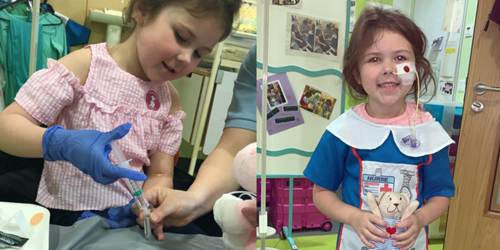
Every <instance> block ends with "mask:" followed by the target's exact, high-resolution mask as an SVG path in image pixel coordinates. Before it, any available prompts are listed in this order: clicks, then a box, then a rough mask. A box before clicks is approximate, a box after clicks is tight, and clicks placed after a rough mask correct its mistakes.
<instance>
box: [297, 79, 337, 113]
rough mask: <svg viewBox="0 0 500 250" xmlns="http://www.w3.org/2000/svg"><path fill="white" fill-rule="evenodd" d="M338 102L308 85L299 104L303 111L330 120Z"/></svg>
mask: <svg viewBox="0 0 500 250" xmlns="http://www.w3.org/2000/svg"><path fill="white" fill-rule="evenodd" d="M336 101H337V99H335V98H333V97H332V96H331V95H329V94H327V93H325V92H323V91H321V90H319V89H317V88H315V87H312V86H310V85H306V86H305V87H304V91H302V96H301V97H300V101H299V103H300V108H301V109H303V110H305V111H307V112H309V113H311V114H315V115H318V116H320V117H322V118H325V119H327V120H330V115H331V113H332V110H333V107H334V106H335V102H336Z"/></svg>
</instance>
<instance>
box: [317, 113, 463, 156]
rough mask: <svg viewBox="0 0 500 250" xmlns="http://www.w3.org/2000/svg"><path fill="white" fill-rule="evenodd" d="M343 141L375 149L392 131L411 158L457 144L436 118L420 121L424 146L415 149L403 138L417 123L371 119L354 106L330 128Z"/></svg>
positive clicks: (362, 147) (419, 134) (418, 126)
mask: <svg viewBox="0 0 500 250" xmlns="http://www.w3.org/2000/svg"><path fill="white" fill-rule="evenodd" d="M326 129H327V130H328V131H330V132H331V133H332V134H333V135H335V136H336V137H337V138H339V139H340V140H341V141H342V142H344V143H345V144H347V145H348V146H350V147H354V148H356V149H367V150H371V149H375V148H378V147H379V146H380V145H382V143H384V142H385V140H387V137H388V136H389V133H390V132H392V136H393V137H394V142H395V143H396V145H397V147H398V148H399V150H400V151H401V153H403V154H405V155H407V156H410V157H420V156H424V155H429V154H434V153H436V152H438V151H439V150H441V149H443V148H444V147H446V146H448V145H450V144H452V143H455V142H454V141H453V140H452V139H451V138H450V136H449V135H448V133H447V132H446V131H445V130H444V129H443V127H442V126H441V124H439V123H438V122H436V121H435V119H433V120H432V121H428V122H426V123H421V124H417V130H416V131H417V134H416V137H417V140H419V141H420V143H421V144H420V146H419V147H417V148H412V147H410V146H409V145H406V144H404V143H403V138H404V137H406V136H408V135H410V134H411V132H412V130H413V126H393V125H384V124H377V123H373V122H370V121H368V120H366V119H364V118H362V117H361V116H359V115H358V114H357V113H356V112H355V111H354V110H352V109H350V110H348V111H347V112H345V113H344V114H342V115H341V116H339V117H338V118H337V119H335V120H334V121H333V122H332V123H330V124H329V125H328V127H327V128H326Z"/></svg>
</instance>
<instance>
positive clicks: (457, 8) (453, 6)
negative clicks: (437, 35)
mask: <svg viewBox="0 0 500 250" xmlns="http://www.w3.org/2000/svg"><path fill="white" fill-rule="evenodd" d="M464 10H465V1H452V0H448V1H447V2H446V9H445V12H444V17H443V27H442V30H443V31H446V32H455V33H460V29H461V28H462V22H463V17H464Z"/></svg>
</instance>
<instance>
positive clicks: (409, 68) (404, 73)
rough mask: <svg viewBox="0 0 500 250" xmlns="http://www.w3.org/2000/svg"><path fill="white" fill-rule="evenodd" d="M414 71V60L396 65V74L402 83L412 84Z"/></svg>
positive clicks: (415, 71)
mask: <svg viewBox="0 0 500 250" xmlns="http://www.w3.org/2000/svg"><path fill="white" fill-rule="evenodd" d="M416 73H417V69H416V67H415V62H405V63H400V64H397V65H396V75H397V76H398V78H399V80H400V81H401V84H403V85H413V82H414V81H415V74H416Z"/></svg>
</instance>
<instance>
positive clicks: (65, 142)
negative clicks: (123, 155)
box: [42, 123, 146, 185]
mask: <svg viewBox="0 0 500 250" xmlns="http://www.w3.org/2000/svg"><path fill="white" fill-rule="evenodd" d="M131 127H132V124H130V123H127V124H123V125H120V126H118V127H116V128H115V129H113V130H112V131H110V132H106V133H102V132H100V131H97V130H66V129H64V128H63V127H61V126H53V127H50V128H48V129H47V130H46V131H45V133H44V134H43V139H42V145H43V158H44V159H45V160H47V161H69V162H71V163H72V164H73V165H75V167H77V168H78V169H80V170H81V171H82V172H83V173H85V174H88V175H90V176H91V177H92V179H94V181H96V182H99V183H101V184H105V185H106V184H111V183H113V182H115V181H117V180H118V179H120V178H129V179H131V180H135V181H144V180H146V175H145V174H143V173H140V172H137V171H133V170H130V169H126V168H120V167H118V166H115V165H113V164H111V162H110V161H109V153H110V152H111V145H110V144H109V143H111V142H112V141H114V140H117V139H121V138H123V137H124V136H125V135H126V134H127V133H128V131H129V130H130V128H131Z"/></svg>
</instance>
